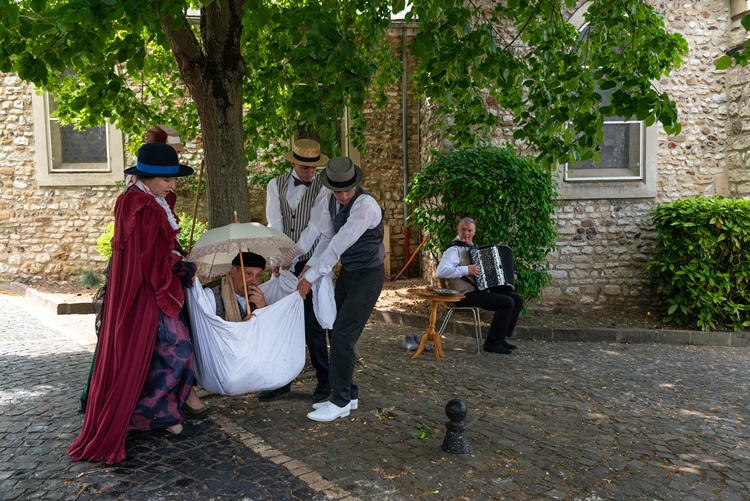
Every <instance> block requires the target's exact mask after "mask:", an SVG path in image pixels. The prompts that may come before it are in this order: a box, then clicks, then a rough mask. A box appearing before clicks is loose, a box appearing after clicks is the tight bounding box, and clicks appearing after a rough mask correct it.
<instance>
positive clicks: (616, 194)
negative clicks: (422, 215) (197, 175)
mask: <svg viewBox="0 0 750 501" xmlns="http://www.w3.org/2000/svg"><path fill="white" fill-rule="evenodd" d="M648 1H649V2H650V3H651V4H652V5H653V6H654V7H655V8H656V9H657V10H659V11H660V12H662V13H663V14H664V18H665V22H666V24H667V28H668V30H670V31H672V32H678V33H680V34H682V35H683V36H684V37H685V39H686V40H687V42H688V45H689V49H690V52H689V54H688V55H687V57H686V60H685V64H684V65H683V66H682V67H681V68H679V69H677V70H675V71H674V72H673V73H672V75H670V76H669V77H668V78H665V79H664V80H663V81H661V82H657V83H655V84H656V85H658V86H659V87H660V88H661V89H662V90H664V91H666V92H668V93H669V94H670V95H671V96H672V98H673V99H675V101H676V102H677V104H678V107H679V113H680V120H681V122H682V124H683V130H682V133H681V134H680V135H678V136H675V137H667V136H666V135H665V134H664V132H663V130H662V129H661V128H660V127H659V126H655V127H653V128H649V130H648V131H646V133H645V135H644V138H645V139H644V141H645V159H646V162H645V163H646V166H645V175H644V179H643V180H641V181H638V182H600V181H592V182H568V181H566V180H565V179H564V178H563V177H561V176H560V177H558V179H559V181H558V182H559V183H560V192H561V198H560V200H559V202H558V208H557V210H556V213H555V215H554V218H555V221H556V223H557V227H558V234H559V238H558V241H557V244H556V250H555V251H554V252H553V253H552V254H550V256H549V257H548V261H549V263H550V273H551V276H552V283H551V285H550V286H548V287H547V288H545V289H544V291H543V300H544V301H545V302H546V303H548V304H580V305H593V306H605V305H609V306H626V305H634V304H639V303H650V302H652V301H653V299H654V297H655V293H656V291H655V287H654V284H653V282H652V280H651V278H650V276H649V274H648V272H647V271H646V269H645V266H644V265H645V263H646V262H647V260H648V259H649V257H650V255H651V252H652V248H653V242H654V239H655V233H654V230H653V226H652V223H651V220H650V217H649V211H650V210H651V209H653V208H654V207H656V206H657V205H658V204H660V203H664V202H668V201H672V200H675V199H678V198H685V197H692V196H695V195H714V194H721V195H731V196H750V139H748V138H749V137H750V135H748V130H750V105H748V104H747V103H748V99H747V96H748V93H750V90H749V88H748V85H750V73H748V72H749V71H750V70H748V69H747V68H735V67H733V68H731V69H729V70H727V71H716V70H715V69H714V67H715V62H716V60H717V59H718V58H719V57H720V56H721V55H723V54H725V53H726V52H727V51H728V50H729V49H731V48H732V47H735V46H736V45H738V44H740V43H742V42H743V41H744V39H745V38H746V32H745V30H744V29H743V28H742V27H741V26H740V24H739V19H740V17H741V14H743V13H744V12H745V11H746V10H747V1H746V0H697V1H693V2H677V1H667V0H662V1H659V0H648ZM576 12H578V10H577V9H574V10H573V12H572V15H573V16H575V15H576ZM579 14H580V13H579ZM413 29H414V28H413V26H408V25H407V26H402V25H399V24H394V27H393V28H392V30H391V38H392V43H393V47H394V51H400V47H401V45H402V41H403V37H406V39H407V41H408V40H410V38H411V36H413ZM413 64H414V63H413V61H411V60H410V59H408V58H407V61H406V65H407V74H408V73H409V70H410V69H411V68H413ZM33 94H34V92H33V89H32V88H31V85H30V84H27V83H25V82H22V81H20V80H19V79H18V77H17V76H15V75H7V74H0V282H7V281H10V280H24V281H31V282H33V281H36V280H43V279H49V280H70V279H71V278H72V277H74V276H76V275H77V274H79V273H80V272H81V271H82V270H83V269H84V268H86V267H93V268H95V269H101V268H103V266H104V264H105V263H104V260H103V258H101V257H100V256H99V255H98V254H97V253H96V251H95V239H96V237H97V236H98V235H99V234H101V232H102V231H103V229H104V227H105V226H106V225H107V224H108V223H109V222H110V221H111V220H112V209H113V206H114V200H115V197H116V196H117V194H118V193H119V191H120V188H119V187H117V186H116V185H115V184H114V181H111V180H110V181H109V182H105V183H101V184H94V183H89V184H86V183H85V180H83V181H81V183H82V184H78V185H60V184H58V185H47V184H45V181H43V180H42V181H40V175H39V170H40V167H39V165H38V163H39V162H38V160H37V156H36V153H37V151H38V150H39V149H40V145H43V143H42V141H40V138H39V137H38V133H37V132H36V131H35V127H34V123H35V119H36V117H37V115H36V113H35V109H34V103H33V102H32V101H33V99H32V96H33ZM388 97H389V105H388V107H387V108H386V109H378V108H376V107H374V106H372V107H369V108H367V110H366V112H365V113H366V116H367V117H368V119H369V124H370V128H369V129H368V131H367V136H366V141H367V151H365V152H354V153H353V154H355V155H356V156H357V158H358V161H359V163H360V165H362V167H363V169H364V170H365V178H364V181H363V186H364V187H365V188H366V189H367V190H369V191H370V192H371V193H372V194H373V195H374V196H375V198H376V199H378V200H379V201H380V202H381V205H382V206H383V209H384V210H385V221H386V225H387V226H388V228H389V230H390V231H389V233H390V245H389V251H390V258H389V264H390V268H391V276H393V275H395V274H396V273H397V272H398V271H399V270H400V269H401V268H402V267H403V266H404V263H405V261H406V259H407V258H408V254H410V253H411V252H412V251H413V250H414V248H415V247H416V245H418V243H419V242H420V241H421V236H420V235H418V234H416V231H414V232H413V233H409V232H408V231H404V230H405V227H406V225H405V211H406V214H407V215H408V209H406V208H405V207H404V204H403V196H404V192H405V187H404V181H405V180H407V181H408V180H409V179H411V177H412V176H413V174H414V172H416V171H417V170H418V169H419V167H420V165H421V164H424V162H426V161H428V160H429V152H430V151H431V150H432V149H435V148H437V147H438V146H439V145H440V144H441V143H440V137H439V135H438V134H437V133H436V132H430V131H429V130H428V127H429V125H430V124H431V123H432V122H433V121H434V120H435V119H434V117H433V115H432V114H431V112H430V108H429V105H428V104H427V103H424V102H423V101H422V100H420V99H419V98H418V97H417V96H415V95H414V94H413V92H412V91H411V89H410V88H409V87H407V91H406V99H405V100H404V99H402V97H403V87H402V86H401V85H398V86H394V88H392V89H391V90H390V91H389V93H388ZM404 105H405V110H406V111H405V113H404ZM493 105H494V103H491V102H489V103H488V106H493ZM497 111H498V117H499V125H498V128H497V133H496V140H497V142H502V141H503V139H504V138H505V137H508V133H509V132H510V130H511V129H510V126H511V124H512V122H511V121H510V119H509V117H505V114H504V113H503V112H502V111H501V110H497ZM404 117H405V118H404ZM37 121H38V120H37ZM404 126H405V127H404ZM404 137H405V138H406V145H404V142H403V138H404ZM190 146H191V145H188V147H189V148H188V151H187V152H186V153H185V154H183V157H182V159H183V160H184V161H185V162H186V163H188V164H190V165H196V166H197V165H199V161H200V152H199V151H198V150H197V149H196V148H195V147H193V148H190ZM193 146H195V145H193ZM404 151H405V152H406V154H405V155H404ZM404 166H406V171H405V170H404ZM250 195H251V201H252V202H251V204H252V206H251V214H252V218H253V220H256V221H261V222H263V220H264V214H265V211H264V207H263V205H264V202H265V193H264V191H263V190H262V189H260V188H255V187H251V188H250ZM179 204H180V205H179V206H178V209H181V210H184V211H185V212H188V213H190V212H192V204H193V200H190V199H188V198H187V197H184V196H183V197H182V198H181V200H180V202H179ZM199 214H205V206H202V207H201V209H200V211H199ZM405 243H406V245H405ZM425 257H426V256H425ZM425 261H429V259H425ZM428 268H429V266H422V269H420V267H419V266H418V265H417V266H412V267H411V268H410V269H409V272H408V275H409V276H412V277H413V276H416V275H418V274H419V273H420V272H422V273H426V274H429V269H428Z"/></svg>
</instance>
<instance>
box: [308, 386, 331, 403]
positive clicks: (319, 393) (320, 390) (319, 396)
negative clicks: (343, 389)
mask: <svg viewBox="0 0 750 501" xmlns="http://www.w3.org/2000/svg"><path fill="white" fill-rule="evenodd" d="M330 396H331V385H330V384H329V383H328V381H319V382H318V386H316V387H315V391H314V392H313V394H312V401H313V403H314V404H317V403H318V402H322V401H323V400H328V397H330Z"/></svg>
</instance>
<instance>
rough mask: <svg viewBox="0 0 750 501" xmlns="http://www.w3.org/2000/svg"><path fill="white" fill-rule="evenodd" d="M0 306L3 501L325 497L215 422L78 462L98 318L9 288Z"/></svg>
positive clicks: (133, 440) (139, 439)
mask: <svg viewBox="0 0 750 501" xmlns="http://www.w3.org/2000/svg"><path fill="white" fill-rule="evenodd" d="M0 312H2V314H0V333H1V335H2V338H3V343H2V345H0V499H3V500H7V499H128V500H133V499H160V500H173V499H175V500H176V499H188V500H191V499H204V500H208V499H243V498H246V499H267V500H278V499H281V500H285V499H294V500H297V499H299V500H312V499H324V496H323V495H322V494H317V493H316V492H315V491H313V490H312V489H311V488H310V487H309V486H308V484H307V483H306V482H305V481H303V480H301V479H299V478H297V476H295V475H293V474H292V473H290V472H289V470H288V469H287V468H286V467H284V466H279V465H277V464H275V463H273V462H272V461H270V460H268V459H266V458H263V457H261V456H260V455H258V454H256V453H255V452H252V451H251V450H250V449H249V448H248V447H246V446H245V445H244V444H243V443H242V442H241V441H240V438H242V433H238V434H237V437H230V436H229V435H228V434H227V433H226V432H225V431H223V430H222V428H220V427H219V426H218V425H217V424H216V423H215V422H213V421H212V420H210V419H209V420H204V421H203V422H202V423H199V424H200V425H201V429H202V432H201V433H200V434H199V435H198V436H196V437H193V438H191V439H190V440H184V441H173V440H169V439H166V438H156V437H154V436H153V435H151V434H147V433H139V434H130V435H129V436H128V439H127V440H126V451H127V454H128V456H129V458H130V459H129V460H127V461H125V462H123V463H121V464H120V465H118V466H107V465H106V464H95V463H85V462H83V463H71V462H70V459H69V457H68V454H67V452H66V451H67V448H68V446H69V445H70V443H71V442H72V441H73V439H74V438H75V437H76V436H77V434H78V432H79V431H80V426H81V422H82V415H81V414H79V413H78V412H77V401H78V396H79V393H80V390H81V389H82V388H83V382H84V379H85V377H86V375H87V374H88V366H89V364H90V363H91V351H92V350H93V348H94V341H95V338H94V336H93V316H91V315H88V316H70V317H67V318H66V317H65V316H56V315H54V314H47V313H46V312H43V311H42V312H37V313H34V312H32V310H31V309H30V308H29V304H28V303H25V301H23V300H21V299H20V298H18V297H15V296H12V295H8V294H0ZM39 313H43V314H42V315H39ZM45 317H46V318H45ZM214 419H216V420H221V417H220V416H216V417H215V418H214ZM230 426H231V424H230ZM302 473H309V470H306V471H304V472H302Z"/></svg>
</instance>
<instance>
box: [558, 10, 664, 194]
mask: <svg viewBox="0 0 750 501" xmlns="http://www.w3.org/2000/svg"><path fill="white" fill-rule="evenodd" d="M589 5H590V2H588V3H586V4H584V5H583V6H581V7H580V8H579V9H578V10H577V11H576V12H575V13H574V14H573V15H572V16H571V18H570V23H571V24H573V26H576V27H577V28H578V30H579V32H580V33H581V38H582V39H585V37H586V35H587V30H588V26H587V25H586V23H585V19H584V17H583V16H584V13H585V12H586V10H587V9H588V7H589ZM610 93H611V91H600V95H601V96H602V106H604V105H607V104H608V103H609V96H610ZM602 132H603V140H602V144H601V154H600V157H599V160H598V161H597V162H594V161H593V160H588V161H585V162H578V163H575V164H574V163H569V164H566V165H560V166H558V179H559V180H560V183H559V184H560V186H559V191H560V195H561V197H562V198H563V199H595V198H651V197H655V196H656V162H657V158H656V148H657V135H658V129H657V126H656V125H652V126H650V127H646V125H645V124H644V123H643V122H642V121H639V120H625V119H624V118H623V117H606V118H605V120H604V126H603V131H602Z"/></svg>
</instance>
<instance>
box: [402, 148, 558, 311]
mask: <svg viewBox="0 0 750 501" xmlns="http://www.w3.org/2000/svg"><path fill="white" fill-rule="evenodd" d="M554 197H555V191H554V188H553V183H552V176H551V173H550V172H549V171H548V170H547V169H544V168H542V167H540V166H539V165H537V164H536V163H534V162H533V161H531V160H529V159H527V158H522V157H519V156H517V155H516V154H515V153H513V152H512V151H510V150H508V149H494V148H487V147H483V148H479V149H465V150H455V151H453V152H451V153H449V154H446V155H439V156H437V158H436V159H435V161H434V162H432V163H430V164H429V165H427V166H425V168H424V169H423V170H422V172H419V173H418V174H416V175H415V176H414V179H413V180H412V182H411V185H410V191H409V194H408V195H407V197H406V200H407V202H408V203H409V204H410V205H411V206H412V207H413V212H412V216H411V217H412V218H413V220H414V223H415V224H416V226H417V227H418V228H419V229H420V230H422V231H424V232H426V233H429V234H430V236H431V238H430V240H429V241H428V243H427V244H426V245H427V247H428V248H429V249H431V250H433V251H436V250H440V251H442V250H444V249H445V248H446V247H447V246H448V244H449V243H450V242H451V241H452V240H453V239H454V238H456V229H457V227H458V221H459V220H460V219H461V218H462V217H467V216H468V217H472V218H474V219H475V220H476V221H477V233H476V237H475V239H474V242H475V243H476V244H477V245H480V246H481V245H489V244H496V243H503V244H506V245H509V246H510V247H511V248H513V252H514V254H515V259H516V262H515V268H516V273H517V275H518V280H517V281H516V286H517V292H518V293H519V294H521V295H522V296H524V297H525V298H527V299H534V298H537V297H539V294H540V292H541V289H542V287H544V286H545V285H547V284H548V283H549V281H550V277H549V274H548V273H547V267H548V263H547V261H546V260H545V258H546V256H547V254H549V252H550V251H551V250H552V249H553V246H554V244H555V240H556V237H557V232H556V228H555V223H554V221H553V220H552V218H551V216H552V213H553V212H554V202H553V199H554Z"/></svg>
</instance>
